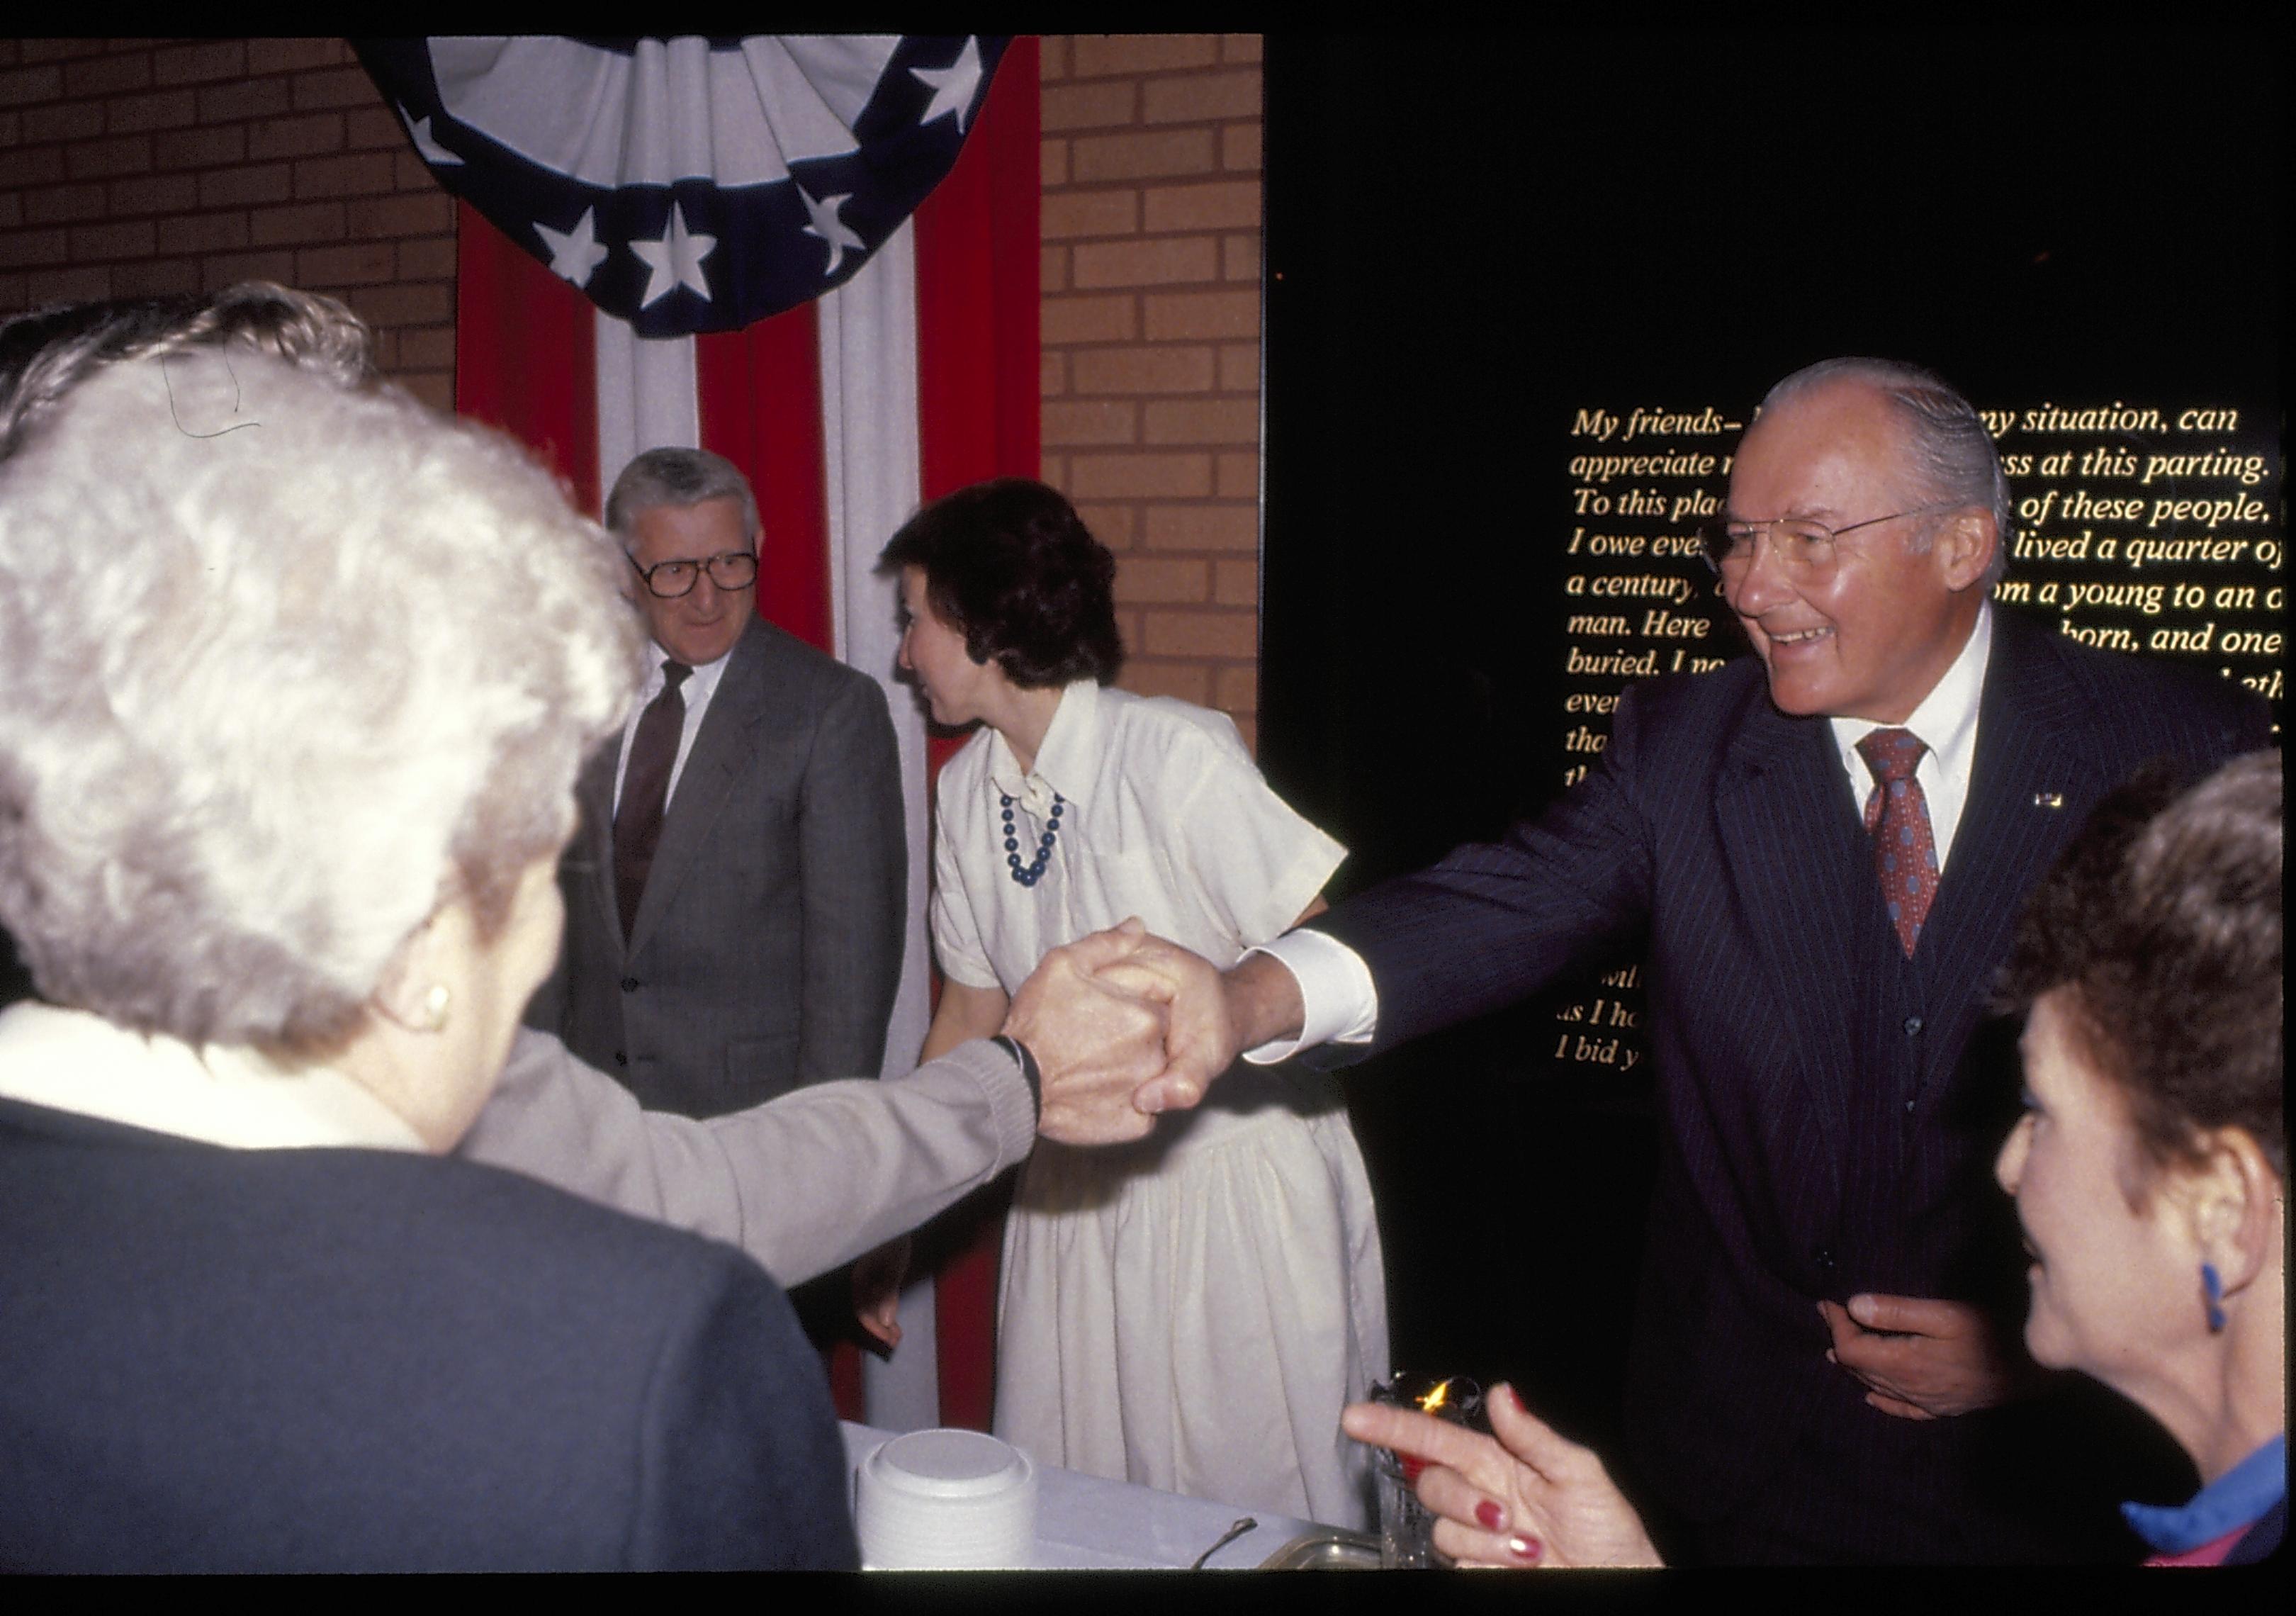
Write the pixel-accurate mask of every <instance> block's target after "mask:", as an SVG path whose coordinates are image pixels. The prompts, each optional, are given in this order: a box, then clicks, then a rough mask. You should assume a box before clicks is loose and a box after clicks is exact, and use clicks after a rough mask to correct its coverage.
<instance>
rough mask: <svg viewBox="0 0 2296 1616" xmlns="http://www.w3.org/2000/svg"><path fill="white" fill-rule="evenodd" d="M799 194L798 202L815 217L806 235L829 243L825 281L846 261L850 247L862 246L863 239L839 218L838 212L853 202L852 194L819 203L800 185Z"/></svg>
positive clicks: (830, 198)
mask: <svg viewBox="0 0 2296 1616" xmlns="http://www.w3.org/2000/svg"><path fill="white" fill-rule="evenodd" d="M797 194H798V200H799V201H801V202H803V203H804V204H805V210H806V212H807V213H808V214H810V215H811V216H812V217H813V223H811V224H810V225H808V226H806V227H805V234H808V235H817V236H819V237H820V238H821V239H822V240H823V241H824V242H828V243H829V267H828V268H826V269H824V270H823V271H822V272H821V273H822V275H823V277H824V279H825V278H827V277H828V276H830V275H835V274H836V273H837V267H838V266H839V265H840V264H842V263H843V262H844V261H845V250H846V249H847V248H848V247H858V246H860V245H861V244H862V242H861V238H860V237H859V236H857V235H856V234H853V232H852V230H851V228H850V227H849V226H847V225H846V223H845V221H844V220H843V219H840V218H839V217H837V210H838V209H840V208H841V207H843V206H844V205H845V204H846V203H848V202H849V201H852V200H853V195H852V193H850V192H847V193H845V194H843V195H841V196H825V197H823V198H822V199H821V200H820V201H814V200H813V198H812V197H810V196H808V195H807V194H806V189H805V187H804V186H803V185H799V187H798V188H797Z"/></svg>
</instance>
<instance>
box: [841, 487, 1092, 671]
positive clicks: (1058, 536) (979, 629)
mask: <svg viewBox="0 0 2296 1616" xmlns="http://www.w3.org/2000/svg"><path fill="white" fill-rule="evenodd" d="M904 567H915V568H919V569H921V570H922V571H923V573H924V575H925V598H926V599H927V600H929V601H930V602H931V603H932V609H933V611H935V612H936V613H938V614H939V617H940V619H941V620H942V621H943V622H945V623H947V625H948V626H949V627H950V628H954V629H955V630H956V631H957V632H958V633H960V634H962V635H963V636H964V649H965V651H966V652H967V653H968V654H970V655H971V656H972V660H974V661H976V662H981V663H986V662H988V660H990V659H991V658H992V657H993V658H994V659H996V665H997V666H998V667H1000V668H1002V669H1004V670H1005V677H1007V678H1009V679H1011V680H1012V681H1013V684H1015V685H1020V686H1021V688H1022V689H1024V690H1042V689H1046V688H1047V687H1049V686H1053V685H1065V684H1067V683H1069V682H1070V680H1072V679H1080V678H1084V677H1092V678H1094V679H1097V680H1098V681H1099V682H1100V683H1101V684H1103V685H1105V684H1107V683H1108V682H1109V681H1110V680H1111V679H1113V678H1114V677H1116V670H1117V669H1118V668H1119V667H1121V666H1122V665H1123V661H1124V643H1123V641H1122V640H1121V639H1119V637H1118V636H1117V632H1116V603H1115V596H1114V593H1113V587H1114V584H1115V581H1116V558H1115V557H1114V556H1112V555H1111V554H1109V553H1108V551H1107V549H1106V548H1105V547H1104V546H1103V545H1102V544H1101V542H1100V541H1099V540H1098V539H1096V538H1095V537H1093V536H1092V534H1091V533H1090V531H1088V530H1087V529H1086V527H1085V525H1084V521H1083V519H1082V518H1080V517H1078V515H1077V513H1076V507H1075V506H1073V505H1071V504H1069V502H1068V501H1067V499H1066V498H1064V497H1063V496H1062V495H1061V493H1060V492H1059V490H1058V489H1055V488H1046V486H1045V485H1044V484H1043V483H1041V482H1031V481H1029V480H1028V479H1026V478H1023V477H1000V478H997V479H996V480H993V481H989V482H976V483H974V484H972V486H971V487H970V488H959V489H958V490H957V491H956V492H955V493H954V494H949V495H946V496H943V497H941V498H939V499H936V500H934V501H933V502H932V503H931V504H929V505H927V506H925V507H924V509H922V511H919V512H918V513H916V514H915V515H914V516H912V517H910V518H909V520H908V521H906V522H905V523H903V524H902V526H901V530H900V531H899V532H898V533H896V534H894V535H893V537H892V539H891V541H890V543H888V544H887V545H886V546H885V548H884V551H883V553H882V554H880V555H879V556H878V557H877V571H878V573H879V574H880V575H886V574H892V573H898V571H900V570H901V569H902V568H904Z"/></svg>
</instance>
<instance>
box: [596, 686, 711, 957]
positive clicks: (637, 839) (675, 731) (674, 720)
mask: <svg viewBox="0 0 2296 1616" xmlns="http://www.w3.org/2000/svg"><path fill="white" fill-rule="evenodd" d="M692 672H693V669H691V668H688V667H687V666H686V665H685V663H683V662H664V663H663V664H662V665H661V693H660V695H658V696H656V697H655V698H654V699H653V700H652V701H649V702H647V703H646V710H645V711H644V712H642V713H640V714H639V715H638V733H637V734H635V736H633V737H631V740H630V760H629V764H628V767H626V768H625V769H624V770H623V771H622V806H621V808H620V810H619V812H617V813H616V814H615V815H614V898H615V900H616V902H617V903H618V904H619V906H620V908H621V911H622V940H623V941H625V942H627V941H628V940H629V935H630V928H631V927H632V926H634V925H635V924H636V923H637V918H638V899H639V898H643V897H644V896H645V883H646V872H647V871H648V870H651V869H652V868H653V849H654V846H655V844H656V843H657V842H659V841H660V840H661V815H662V809H663V808H664V807H665V806H666V805H667V804H668V801H669V771H670V769H671V768H672V767H674V766H675V765H676V762H677V741H678V736H679V735H680V734H682V733H683V732H684V731H685V697H684V696H681V695H679V694H678V693H677V687H678V686H679V685H683V684H685V676H686V675H688V674H690V673H692Z"/></svg>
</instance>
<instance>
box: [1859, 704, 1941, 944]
mask: <svg viewBox="0 0 2296 1616" xmlns="http://www.w3.org/2000/svg"><path fill="white" fill-rule="evenodd" d="M1928 750H1929V748H1928V747H1926V746H1924V745H1923V744H1922V742H1921V739H1920V737H1919V736H1917V735H1915V734H1913V733H1912V732H1910V731H1908V730H1902V729H1877V730H1875V731H1874V733H1873V734H1870V735H1868V736H1866V738H1865V739H1864V740H1863V741H1860V742H1858V743H1857V751H1858V754H1859V755H1860V756H1861V757H1863V758H1864V759H1866V767H1868V768H1870V769H1872V770H1873V771H1874V794H1873V795H1872V796H1871V797H1869V798H1867V799H1866V834H1867V835H1869V836H1871V837H1873V838H1874V874H1875V875H1877V876H1879V877H1880V878H1881V882H1882V898H1884V899H1886V900H1887V901H1888V903H1889V906H1890V924H1892V925H1894V926H1895V927H1897V929H1898V943H1899V944H1900V946H1902V947H1904V948H1905V950H1906V957H1907V959H1911V958H1913V956H1914V945H1915V943H1917V942H1919V941H1920V940H1921V936H1922V922H1923V920H1925V919H1927V918H1928V916H1929V912H1930V900H1931V898H1935V897H1936V896H1937V889H1938V862H1937V839H1936V837H1935V836H1933V835H1932V834H1931V831H1930V805H1929V800H1928V799H1927V798H1925V797H1923V795H1922V783H1921V782H1920V781H1918V780H1916V779H1915V778H1914V768H1915V765H1917V764H1919V763H1920V762H1921V760H1922V754H1923V752H1925V751H1928Z"/></svg>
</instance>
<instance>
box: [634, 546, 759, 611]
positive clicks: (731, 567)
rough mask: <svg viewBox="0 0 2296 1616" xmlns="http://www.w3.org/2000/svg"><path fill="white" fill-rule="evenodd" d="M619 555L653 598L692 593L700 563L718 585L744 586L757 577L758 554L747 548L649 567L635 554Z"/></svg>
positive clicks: (755, 580)
mask: <svg viewBox="0 0 2296 1616" xmlns="http://www.w3.org/2000/svg"><path fill="white" fill-rule="evenodd" d="M622 559H623V560H624V561H627V562H629V563H630V570H631V571H633V572H635V573H636V574H637V575H638V576H639V577H640V578H644V579H645V587H646V592H647V593H648V594H650V595H652V596H653V597H654V598H655V599H656V600H663V601H674V600H676V599H677V598H678V597H679V596H681V595H691V594H693V586H694V585H696V584H697V583H700V582H701V569H702V568H704V567H707V568H709V581H710V582H711V583H713V584H715V585H717V587H719V588H720V589H724V590H727V591H732V590H735V589H747V588H748V587H750V585H751V584H754V583H756V582H757V581H758V558H757V557H756V556H755V555H754V554H751V553H750V552H749V551H747V550H728V551H726V554H723V555H713V556H711V557H710V558H709V560H708V561H706V562H700V561H675V562H655V563H654V564H653V565H652V566H651V567H641V566H639V565H638V560H637V557H636V556H635V555H629V554H625V555H624V556H623V557H622Z"/></svg>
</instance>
